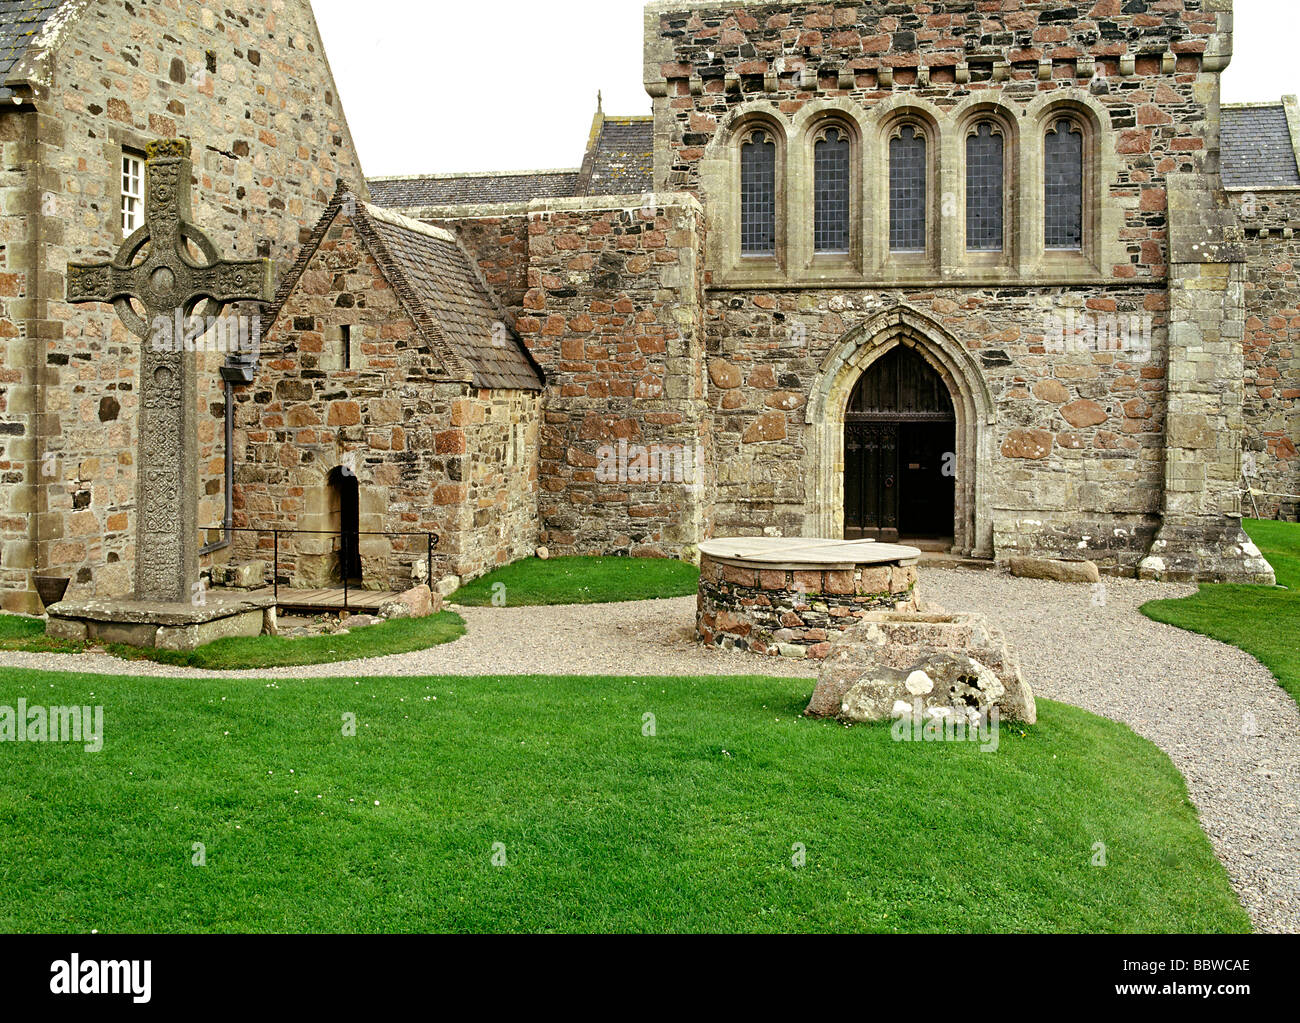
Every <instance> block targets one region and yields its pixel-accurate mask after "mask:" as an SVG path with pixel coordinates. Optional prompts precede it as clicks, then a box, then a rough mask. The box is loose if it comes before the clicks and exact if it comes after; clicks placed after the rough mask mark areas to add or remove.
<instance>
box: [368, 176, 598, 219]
mask: <svg viewBox="0 0 1300 1023" xmlns="http://www.w3.org/2000/svg"><path fill="white" fill-rule="evenodd" d="M367 184H368V185H369V186H370V198H371V199H372V200H373V202H374V203H375V205H377V206H386V207H388V208H390V209H417V208H420V207H424V206H472V205H478V204H480V203H505V202H531V201H532V200H533V199H568V198H571V197H572V196H574V195H576V194H577V191H576V189H577V184H578V172H577V171H576V170H543V171H506V172H503V173H491V174H425V175H420V176H416V177H399V178H370V179H369V180H368V181H367Z"/></svg>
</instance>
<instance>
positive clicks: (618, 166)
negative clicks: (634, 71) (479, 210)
mask: <svg viewBox="0 0 1300 1023" xmlns="http://www.w3.org/2000/svg"><path fill="white" fill-rule="evenodd" d="M654 141H655V125H654V118H653V117H606V116H605V115H604V114H603V113H602V112H600V111H597V113H596V120H595V122H594V123H593V127H592V133H591V139H590V142H589V144H588V146H587V152H586V155H585V156H584V158H583V161H582V167H581V168H579V169H578V170H547V171H505V172H499V173H495V174H426V175H417V176H411V177H397V178H370V179H369V180H368V181H367V182H366V184H368V185H369V186H370V198H371V201H373V202H374V203H375V205H376V206H382V207H386V208H388V209H396V210H411V209H423V208H425V207H431V206H473V205H478V204H491V203H515V202H531V201H532V200H533V199H571V198H575V197H577V196H586V195H643V194H645V193H646V192H652V191H654V169H655V155H654V148H655V146H654Z"/></svg>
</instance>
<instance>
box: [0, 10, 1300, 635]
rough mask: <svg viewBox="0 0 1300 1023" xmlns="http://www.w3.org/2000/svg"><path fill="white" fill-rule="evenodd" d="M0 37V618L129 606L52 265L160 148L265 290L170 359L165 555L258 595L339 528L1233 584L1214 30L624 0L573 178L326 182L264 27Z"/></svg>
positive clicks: (118, 457) (1238, 120) (1267, 227)
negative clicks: (759, 539)
mask: <svg viewBox="0 0 1300 1023" xmlns="http://www.w3.org/2000/svg"><path fill="white" fill-rule="evenodd" d="M3 6H4V7H5V8H6V9H7V10H5V11H3V12H0V70H4V71H5V75H4V80H3V82H0V85H2V86H3V93H4V94H5V97H6V103H5V105H4V106H2V107H0V139H3V145H4V149H3V154H4V160H5V170H4V178H3V180H2V186H3V190H4V195H5V202H4V204H3V208H2V209H0V230H2V231H3V235H2V237H0V340H2V341H3V344H4V349H3V351H4V361H3V376H0V480H2V481H3V496H2V498H0V540H2V542H3V548H2V553H0V599H2V600H3V604H4V606H5V607H6V608H11V609H32V608H33V607H34V597H33V595H32V592H31V591H32V586H33V580H34V578H35V577H37V576H55V577H58V576H63V577H66V578H69V579H70V580H71V581H72V591H71V592H72V594H74V595H76V594H84V595H89V594H96V595H101V596H111V595H114V594H118V593H125V592H128V591H129V590H130V588H131V585H132V580H131V578H130V575H131V566H132V564H133V557H132V555H131V547H132V545H133V543H134V539H133V538H134V535H135V534H134V529H135V507H136V500H137V498H136V491H137V486H138V485H139V481H138V480H137V478H136V474H135V470H134V466H133V464H132V462H133V460H132V458H131V452H132V451H133V429H134V417H135V415H136V406H135V401H134V394H133V390H134V388H133V380H134V378H135V375H136V374H137V372H138V353H137V351H136V349H138V342H135V341H134V340H133V339H131V338H129V337H127V336H126V335H125V333H124V331H123V330H122V329H121V328H120V326H119V325H117V324H116V320H115V318H114V316H113V314H112V310H111V308H110V307H102V308H100V309H98V310H97V309H94V308H90V309H87V308H85V307H72V306H69V305H67V304H66V303H64V302H63V301H62V274H63V268H64V267H65V265H66V263H67V262H68V261H69V260H94V259H105V258H109V257H111V255H112V253H113V251H114V250H115V248H116V246H117V245H118V244H120V242H121V238H122V231H123V229H124V225H125V224H126V223H127V222H129V219H130V217H131V215H132V214H131V210H132V208H133V203H136V202H139V201H140V199H141V196H140V195H139V194H137V193H138V189H139V184H138V180H137V179H136V178H133V177H132V173H133V168H136V169H138V168H137V167H136V164H134V163H133V162H132V161H134V160H136V159H137V154H139V153H140V152H142V151H143V147H144V145H146V144H147V142H148V141H150V140H151V139H153V138H158V137H167V136H172V135H184V136H186V137H188V138H190V139H191V140H192V142H193V146H194V150H195V153H196V159H195V178H196V180H195V182H194V195H195V200H194V216H195V219H196V222H197V223H198V224H199V225H201V226H203V227H205V228H206V229H207V230H208V231H209V232H210V233H211V234H212V236H213V238H214V240H216V241H217V242H218V243H219V245H220V247H221V248H222V249H223V251H226V252H230V253H232V254H235V255H240V256H243V257H245V258H247V257H251V256H255V255H265V256H269V257H270V258H272V259H273V260H275V261H276V264H277V274H278V281H279V295H278V297H277V301H276V303H275V304H274V305H273V306H272V307H271V308H270V309H268V310H263V313H262V315H263V317H264V319H265V320H266V321H267V322H264V323H263V324H262V327H263V329H262V332H261V347H260V349H259V350H258V352H257V357H256V359H249V358H247V357H246V353H241V355H240V357H239V358H238V359H232V358H228V357H226V356H223V355H221V354H219V353H204V354H203V355H202V356H201V360H202V363H203V365H204V366H205V367H206V369H207V371H208V373H207V377H206V379H208V380H209V381H210V386H209V387H208V389H207V390H206V392H205V393H204V395H203V399H202V409H201V413H200V417H199V430H200V436H199V438H198V443H199V445H200V450H201V451H202V452H203V455H204V458H203V464H202V478H201V480H200V485H201V490H200V493H201V494H202V495H203V502H204V506H203V509H202V512H201V514H202V516H203V517H204V521H203V522H202V523H201V525H203V526H220V525H222V524H225V523H227V522H228V523H229V524H231V525H233V526H235V527H237V528H243V529H269V528H272V527H277V528H283V529H295V528H298V529H313V530H320V531H321V535H324V536H327V539H326V540H322V541H319V542H317V543H316V544H315V546H312V545H310V544H307V543H306V542H304V545H303V546H302V547H301V548H299V549H295V552H294V558H293V559H291V561H292V569H293V573H294V575H295V578H294V579H292V580H288V581H290V582H298V583H301V584H304V585H306V584H308V583H315V584H319V583H320V581H321V580H324V579H328V578H330V576H331V573H333V574H334V576H337V575H338V574H340V573H348V574H349V575H359V576H360V578H361V579H362V581H363V583H364V584H365V585H370V586H378V587H381V588H387V587H390V586H395V585H396V584H397V583H398V582H400V581H401V576H402V574H403V573H404V572H406V571H407V569H408V568H410V567H411V566H410V564H408V561H413V560H418V559H407V560H405V561H404V560H403V558H402V557H401V556H400V554H401V552H400V551H396V552H395V551H394V549H393V547H392V546H391V545H387V546H385V545H384V544H381V543H372V544H370V545H369V546H366V548H365V549H364V550H362V551H360V552H356V551H355V550H354V552H353V554H349V555H347V557H348V558H351V559H353V561H355V562H357V563H349V564H346V565H345V564H343V563H342V562H343V560H344V552H342V551H341V550H340V546H339V542H338V540H337V538H329V534H331V533H332V532H334V531H337V533H338V534H339V535H340V536H341V535H343V534H346V533H348V532H349V531H356V530H361V531H364V532H374V533H379V532H384V531H392V532H399V531H408V530H409V531H421V530H430V531H435V532H437V533H438V534H439V535H440V537H441V538H442V542H441V544H440V546H439V549H438V554H437V561H438V563H437V566H436V572H437V573H438V574H439V575H443V576H446V575H456V576H476V575H479V574H481V573H483V572H485V571H487V570H489V569H490V568H492V567H493V566H495V565H497V564H501V563H504V562H508V561H511V560H514V559H517V558H520V557H524V556H528V555H529V554H531V553H532V552H533V551H534V550H535V549H536V548H537V547H539V546H545V547H547V548H549V549H550V551H551V552H553V553H557V554H564V553H617V554H628V555H646V556H677V557H692V556H693V555H694V553H695V549H696V547H697V545H698V544H699V543H700V542H701V541H702V540H703V539H706V538H708V537H713V536H726V535H762V534H764V533H767V534H771V535H785V536H797V535H802V536H826V537H832V536H850V537H878V538H882V539H893V538H896V537H903V538H909V539H925V540H929V541H933V542H936V543H938V544H941V545H943V546H945V547H951V548H952V549H954V550H955V551H957V552H959V553H962V554H965V555H969V556H973V557H978V558H993V559H997V560H999V561H1001V560H1005V559H1007V558H1010V557H1012V556H1015V555H1020V554H1029V555H1036V556H1046V557H1057V558H1070V559H1078V558H1086V559H1089V560H1093V561H1096V562H1097V563H1099V564H1100V565H1102V566H1103V568H1105V569H1107V570H1109V571H1113V572H1118V573H1126V574H1133V573H1141V574H1143V575H1146V576H1150V577H1157V578H1170V579H1185V578H1199V579H1207V580H1214V579H1221V580H1237V581H1264V582H1266V581H1271V578H1272V573H1271V570H1270V569H1269V568H1268V566H1267V565H1266V563H1264V561H1263V560H1262V558H1260V557H1259V554H1258V552H1257V551H1256V550H1255V549H1254V548H1253V547H1252V546H1250V544H1249V542H1248V540H1247V539H1246V537H1245V535H1244V534H1243V532H1242V531H1241V526H1240V519H1241V516H1242V514H1243V512H1247V513H1250V514H1256V513H1258V514H1260V515H1262V516H1265V517H1274V516H1279V517H1285V518H1294V517H1295V516H1296V514H1297V512H1298V511H1300V498H1297V497H1296V495H1297V494H1300V459H1298V455H1297V445H1298V444H1300V365H1298V362H1297V355H1296V341H1297V340H1298V337H1297V335H1300V269H1297V267H1298V266H1300V263H1298V260H1300V251H1297V250H1298V249H1300V239H1297V237H1296V232H1295V227H1296V224H1297V222H1298V221H1300V169H1298V167H1297V151H1298V149H1300V109H1298V108H1297V106H1296V104H1295V102H1294V101H1293V100H1290V99H1287V100H1285V101H1283V102H1281V103H1276V104H1264V105H1250V106H1238V107H1232V106H1224V105H1222V104H1221V103H1220V99H1219V95H1220V75H1221V74H1222V72H1223V71H1224V70H1225V69H1226V68H1227V67H1228V64H1229V62H1230V60H1231V56H1232V4H1231V0H1083V2H1068V0H1022V2H1017V3H996V4H990V3H985V2H982V0H933V2H931V3H927V4H924V5H911V4H898V3H882V2H877V0H859V2H857V3H850V2H843V3H808V4H796V3H734V2H713V3H708V2H692V0H677V2H672V0H663V2H656V3H652V4H651V5H650V6H649V7H647V9H646V12H645V46H644V69H645V71H644V77H645V85H646V89H647V91H648V93H649V95H650V97H651V101H652V108H653V114H652V115H651V116H647V117H613V116H607V115H606V114H605V113H604V112H603V111H599V112H598V113H597V115H596V118H595V121H594V123H593V127H592V131H591V135H590V137H589V139H588V140H587V146H586V151H585V154H584V156H583V159H582V162H581V164H580V165H579V166H576V167H574V168H571V169H566V170H555V171H536V172H527V173H516V172H507V173H490V174H476V175H438V176H425V177H410V178H386V179H374V180H370V181H369V182H367V181H365V180H364V178H363V175H362V171H361V166H360V160H359V159H358V157H357V154H356V152H355V148H354V147H353V145H352V143H351V139H350V136H349V134H348V130H347V122H346V119H345V118H344V115H343V109H342V106H341V103H340V101H339V98H338V95H337V90H336V88H335V86H334V83H333V80H332V76H331V74H330V71H329V66H328V64H327V62H326V60H325V56H324V52H323V47H322V45H321V42H320V38H319V33H318V32H317V31H316V28H315V23H314V20H313V18H312V15H311V10H310V4H308V3H306V2H305V0H283V2H279V0H277V2H270V0H267V2H264V3H258V2H254V0H239V2H236V3H233V4H231V5H229V10H223V11H222V12H221V13H216V12H215V11H214V10H212V9H210V8H208V7H206V6H203V5H200V4H197V3H190V2H188V0H186V2H176V0H168V2H161V0H133V2H132V3H129V4H128V3H125V2H124V0H67V2H63V3H60V2H57V0H48V2H42V0H33V2H30V3H11V4H5V5H3ZM564 16H565V15H564V10H563V6H562V5H556V17H557V18H562V17H564ZM6 69H7V70H6ZM594 84H596V83H593V85H594ZM434 116H436V110H435V111H434ZM578 141H579V140H575V151H576V150H577V149H578V148H579V146H578V145H577V144H576V143H578ZM197 154H201V157H200V156H199V155H197ZM223 363H224V370H223ZM201 379H204V378H203V377H201ZM227 423H228V424H229V426H228V429H227ZM227 434H228V436H229V442H227V440H226V437H227ZM204 541H205V542H206V543H208V544H209V547H208V548H207V552H206V556H207V558H208V559H209V561H211V562H220V561H224V560H229V559H231V558H232V557H233V558H236V559H241V558H249V557H254V556H256V554H257V549H256V545H255V544H254V541H251V540H246V541H240V540H239V538H238V535H234V536H227V537H224V538H223V537H222V535H221V531H220V529H218V530H216V531H215V533H214V532H212V531H207V532H205V534H204ZM241 543H242V544H243V545H242V546H241ZM250 544H254V546H253V547H252V548H250V546H249V545H250ZM345 546H346V545H345ZM356 554H359V555H360V556H359V557H354V555H356ZM408 578H409V576H408Z"/></svg>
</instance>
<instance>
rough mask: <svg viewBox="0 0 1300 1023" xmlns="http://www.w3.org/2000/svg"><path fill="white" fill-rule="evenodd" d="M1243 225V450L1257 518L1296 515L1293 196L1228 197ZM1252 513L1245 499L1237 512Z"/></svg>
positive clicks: (1298, 263) (1298, 211)
mask: <svg viewBox="0 0 1300 1023" xmlns="http://www.w3.org/2000/svg"><path fill="white" fill-rule="evenodd" d="M1234 198H1235V199H1236V200H1237V202H1238V209H1239V212H1240V213H1241V218H1242V221H1243V223H1244V224H1245V225H1246V232H1245V234H1246V329H1245V359H1246V363H1245V364H1246V378H1245V385H1246V391H1245V408H1244V410H1243V414H1244V418H1245V431H1246V452H1247V455H1248V456H1249V457H1250V458H1251V459H1253V461H1254V466H1255V470H1256V474H1257V475H1256V477H1255V479H1254V480H1253V484H1254V486H1255V487H1257V488H1258V489H1260V490H1264V491H1268V492H1269V493H1267V494H1264V495H1262V496H1260V497H1258V498H1256V501H1257V502H1258V510H1259V514H1260V515H1262V516H1263V517H1264V518H1282V519H1288V520H1291V521H1295V520H1296V519H1297V518H1300V237H1297V235H1296V229H1297V227H1300V193H1296V192H1270V193H1263V192H1261V193H1252V194H1250V195H1249V196H1236V197H1234ZM1245 510H1246V512H1247V513H1249V514H1252V515H1253V514H1254V513H1255V506H1254V505H1252V504H1250V503H1249V502H1248V503H1247V505H1246V508H1245Z"/></svg>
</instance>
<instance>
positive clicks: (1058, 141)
mask: <svg viewBox="0 0 1300 1023" xmlns="http://www.w3.org/2000/svg"><path fill="white" fill-rule="evenodd" d="M1083 151H1084V132H1083V127H1082V126H1081V125H1080V124H1079V122H1078V121H1076V120H1075V119H1074V118H1071V117H1061V118H1057V119H1056V120H1055V121H1054V122H1053V123H1052V124H1051V126H1050V127H1049V128H1048V129H1047V134H1046V136H1045V138H1044V140H1043V221H1044V243H1045V244H1046V247H1047V248H1048V249H1056V250H1069V251H1079V250H1081V249H1082V248H1083V199H1084V194H1083V193H1084V162H1083Z"/></svg>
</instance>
